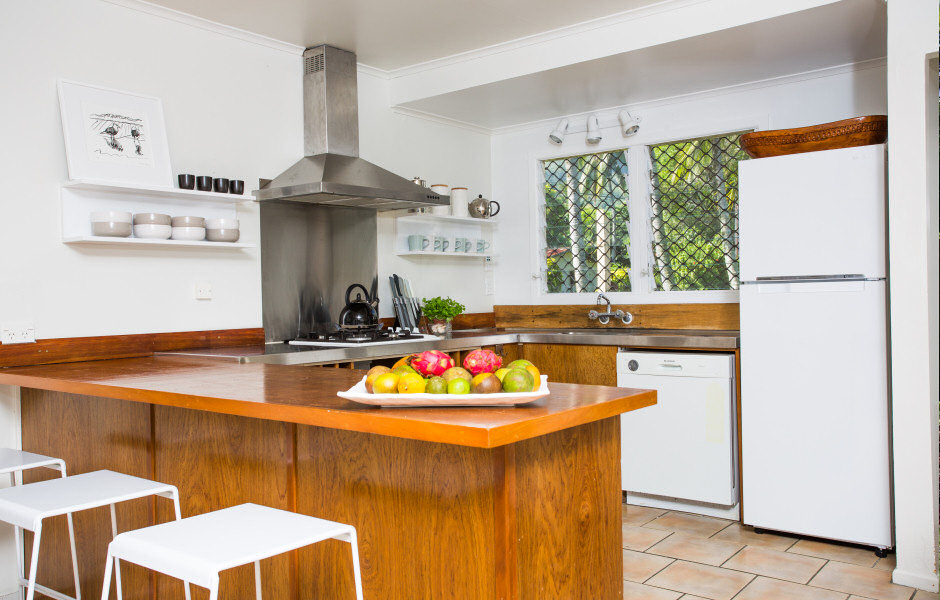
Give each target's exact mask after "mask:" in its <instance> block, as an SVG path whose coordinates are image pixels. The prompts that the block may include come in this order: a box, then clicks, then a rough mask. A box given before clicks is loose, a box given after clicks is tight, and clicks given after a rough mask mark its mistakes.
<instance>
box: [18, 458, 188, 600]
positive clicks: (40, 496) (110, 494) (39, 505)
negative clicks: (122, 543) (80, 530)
mask: <svg viewBox="0 0 940 600" xmlns="http://www.w3.org/2000/svg"><path fill="white" fill-rule="evenodd" d="M153 495H156V496H163V497H166V498H170V499H172V500H173V508H174V509H175V511H176V518H177V519H179V518H180V503H179V492H178V491H177V489H176V487H175V486H172V485H168V484H165V483H159V482H156V481H150V480H148V479H142V478H140V477H134V476H132V475H125V474H123V473H115V472H114V471H93V472H91V473H83V474H81V475H72V476H71V477H63V478H61V479H50V480H48V481H40V482H38V483H30V484H27V485H21V486H17V487H10V488H5V489H2V490H0V521H5V522H7V523H11V524H12V525H13V526H14V527H15V528H16V541H17V555H18V556H22V553H23V545H22V544H23V542H22V530H23V529H26V530H29V531H32V532H33V550H32V557H31V559H30V568H29V579H22V578H21V579H20V585H25V586H26V600H33V593H34V592H35V591H36V590H39V592H40V593H42V594H44V595H46V596H50V597H52V598H56V599H57V600H80V593H81V592H80V591H79V588H78V582H77V581H76V586H75V591H76V597H75V598H74V599H73V598H71V597H70V596H66V595H65V594H62V593H60V592H57V591H55V590H51V589H49V588H47V587H45V586H42V585H37V584H36V569H37V567H38V562H39V544H40V541H41V540H42V522H43V520H45V519H47V518H49V517H55V516H59V515H69V514H71V513H73V512H77V511H80V510H87V509H89V508H97V507H99V506H106V505H110V506H111V533H112V535H117V519H116V516H115V512H114V505H115V504H116V503H117V502H124V501H126V500H133V499H136V498H144V497H147V496H153ZM70 534H71V529H70ZM73 546H74V536H73ZM72 556H73V566H74V556H75V555H74V550H73V555H72ZM76 572H77V568H76ZM118 579H119V580H120V572H118ZM187 591H188V589H187ZM188 598H189V596H188V594H187V600H188Z"/></svg>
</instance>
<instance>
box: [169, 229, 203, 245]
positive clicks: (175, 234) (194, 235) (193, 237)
mask: <svg viewBox="0 0 940 600" xmlns="http://www.w3.org/2000/svg"><path fill="white" fill-rule="evenodd" d="M170 237H171V238H172V239H174V240H186V241H189V242H198V241H200V240H204V239H206V228H205V227H174V228H173V231H172V232H171V233H170Z"/></svg>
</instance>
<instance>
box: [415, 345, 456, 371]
mask: <svg viewBox="0 0 940 600" xmlns="http://www.w3.org/2000/svg"><path fill="white" fill-rule="evenodd" d="M454 365H455V363H454V359H453V358H451V357H450V355H449V354H444V353H443V352H441V351H440V350H427V351H425V352H420V353H418V354H415V355H414V358H412V359H411V367H412V368H413V369H414V370H416V371H417V372H418V373H420V374H421V375H424V376H425V377H427V376H430V375H440V374H441V373H443V372H444V371H446V370H447V369H450V368H451V367H453V366H454Z"/></svg>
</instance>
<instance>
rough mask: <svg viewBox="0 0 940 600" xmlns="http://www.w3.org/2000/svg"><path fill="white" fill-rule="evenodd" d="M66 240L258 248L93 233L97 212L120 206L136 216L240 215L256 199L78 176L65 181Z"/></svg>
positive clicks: (62, 203) (236, 244)
mask: <svg viewBox="0 0 940 600" xmlns="http://www.w3.org/2000/svg"><path fill="white" fill-rule="evenodd" d="M60 196H61V197H60V200H61V205H62V241H63V242H64V243H66V244H96V245H108V246H121V245H127V244H132V245H141V246H165V247H172V246H175V247H190V248H231V249H235V248H254V247H255V246H256V244H249V243H244V242H242V243H238V242H235V243H232V242H208V241H189V240H158V239H152V238H136V237H124V238H122V237H104V236H95V235H92V233H91V213H92V212H94V211H99V210H120V211H126V212H129V213H132V214H135V213H147V212H156V213H163V214H169V215H170V216H173V217H179V216H195V217H204V218H207V219H219V218H224V219H236V218H238V211H237V205H238V204H239V203H241V202H246V201H249V200H251V199H252V197H251V196H250V195H245V194H220V193H216V192H201V191H198V190H181V189H177V188H172V187H163V186H154V185H139V186H138V185H132V184H126V183H111V182H106V181H89V180H74V181H69V182H66V183H63V184H62V186H61V190H60Z"/></svg>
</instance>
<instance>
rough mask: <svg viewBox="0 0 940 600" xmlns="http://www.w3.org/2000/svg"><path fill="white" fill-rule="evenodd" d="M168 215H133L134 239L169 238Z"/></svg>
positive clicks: (170, 230) (170, 231)
mask: <svg viewBox="0 0 940 600" xmlns="http://www.w3.org/2000/svg"><path fill="white" fill-rule="evenodd" d="M171 233H172V227H171V226H170V215H164V214H160V213H138V214H136V215H134V237H138V238H145V239H151V240H165V239H168V238H169V237H170V234H171Z"/></svg>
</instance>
